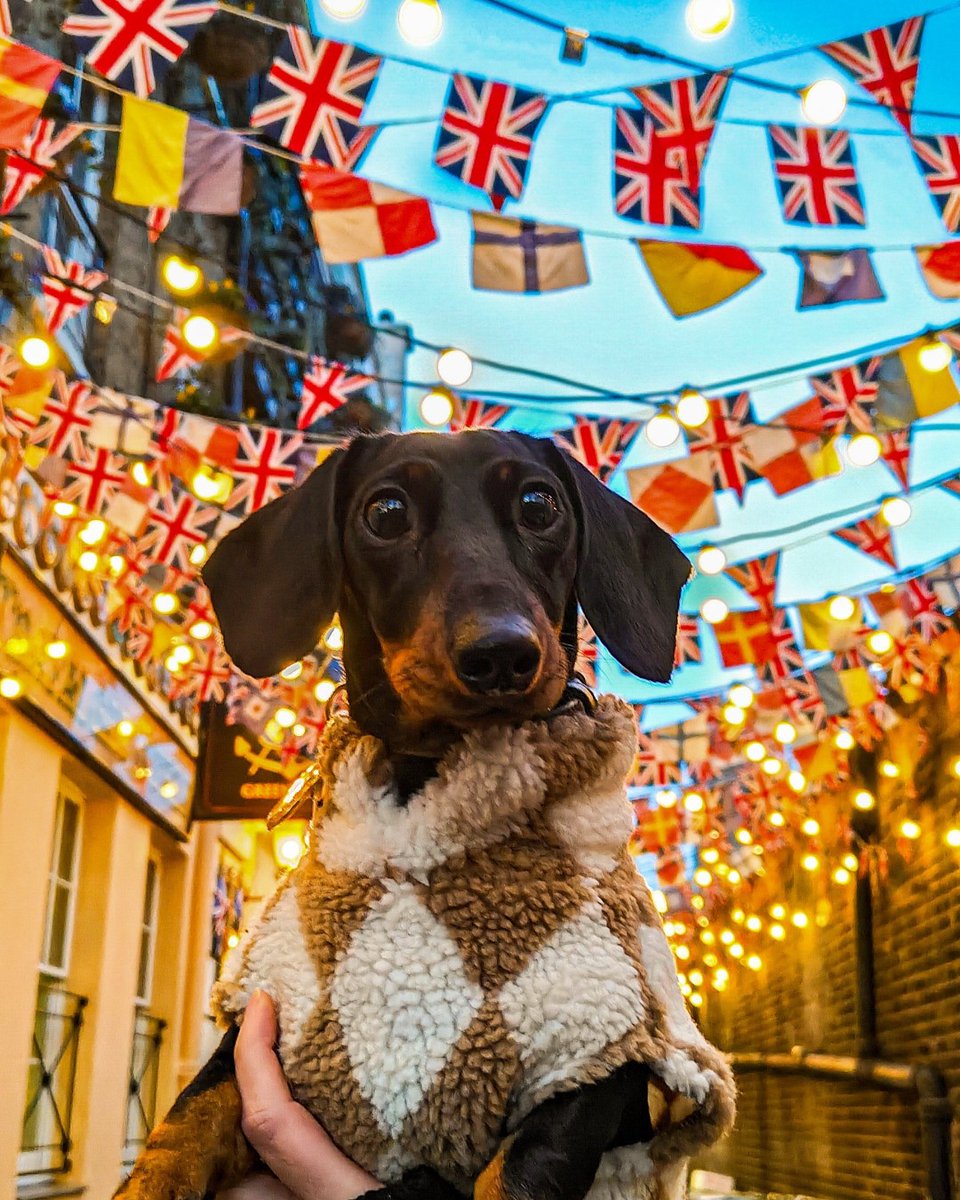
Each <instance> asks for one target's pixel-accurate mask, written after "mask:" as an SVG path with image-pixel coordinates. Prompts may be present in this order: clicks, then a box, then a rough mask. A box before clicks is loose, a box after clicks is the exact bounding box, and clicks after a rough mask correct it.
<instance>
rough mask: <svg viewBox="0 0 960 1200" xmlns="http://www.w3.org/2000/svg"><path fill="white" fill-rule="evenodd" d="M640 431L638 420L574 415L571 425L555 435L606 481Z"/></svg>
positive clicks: (572, 453) (601, 479)
mask: <svg viewBox="0 0 960 1200" xmlns="http://www.w3.org/2000/svg"><path fill="white" fill-rule="evenodd" d="M639 432H640V422H639V421H618V420H609V421H603V420H589V419H588V418H586V417H577V423H576V425H574V427H573V428H572V429H558V430H557V431H556V433H555V434H554V438H555V439H556V440H557V441H558V442H559V443H560V445H561V446H563V448H564V449H565V450H566V451H567V452H568V453H569V454H571V455H572V456H573V457H574V458H575V459H576V460H577V462H579V463H582V464H583V466H585V467H586V468H587V470H588V471H590V472H592V473H593V474H594V475H596V477H597V478H598V479H599V480H600V482H601V483H606V482H607V480H609V478H610V476H611V475H612V474H613V473H614V471H616V469H617V467H619V466H620V464H621V462H622V461H623V456H624V455H625V454H626V452H627V451H628V450H629V449H630V447H631V445H632V444H633V442H634V439H635V438H636V436H637V434H638V433H639Z"/></svg>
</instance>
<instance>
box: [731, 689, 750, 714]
mask: <svg viewBox="0 0 960 1200" xmlns="http://www.w3.org/2000/svg"><path fill="white" fill-rule="evenodd" d="M730 702H731V703H732V704H737V705H739V706H740V708H749V707H750V705H751V704H752V703H753V688H751V687H748V686H747V685H746V684H745V683H735V684H734V685H733V687H732V688H731V689H730Z"/></svg>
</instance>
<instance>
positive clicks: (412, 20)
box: [397, 0, 443, 46]
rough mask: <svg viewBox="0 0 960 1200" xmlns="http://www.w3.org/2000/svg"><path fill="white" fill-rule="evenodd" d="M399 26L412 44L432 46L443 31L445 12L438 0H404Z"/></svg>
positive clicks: (398, 13) (406, 39) (402, 33)
mask: <svg viewBox="0 0 960 1200" xmlns="http://www.w3.org/2000/svg"><path fill="white" fill-rule="evenodd" d="M397 28H398V29H399V30H400V34H401V36H402V37H403V39H404V41H407V42H409V43H410V45H411V46H430V45H432V44H433V43H434V42H435V41H436V40H437V38H438V37H439V36H440V34H441V33H442V32H443V13H442V12H441V11H440V5H439V4H438V3H437V0H403V3H402V4H401V5H400V8H399V10H398V12H397Z"/></svg>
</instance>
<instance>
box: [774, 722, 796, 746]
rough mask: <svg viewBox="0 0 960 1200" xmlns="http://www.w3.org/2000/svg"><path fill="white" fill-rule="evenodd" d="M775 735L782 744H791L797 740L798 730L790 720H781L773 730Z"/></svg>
mask: <svg viewBox="0 0 960 1200" xmlns="http://www.w3.org/2000/svg"><path fill="white" fill-rule="evenodd" d="M773 736H774V737H775V738H776V739H777V741H778V742H779V743H780V745H781V746H789V745H790V743H791V742H795V741H796V740H797V731H796V729H795V728H794V726H793V725H791V724H790V722H789V721H779V722H777V725H776V727H775V729H774V731H773Z"/></svg>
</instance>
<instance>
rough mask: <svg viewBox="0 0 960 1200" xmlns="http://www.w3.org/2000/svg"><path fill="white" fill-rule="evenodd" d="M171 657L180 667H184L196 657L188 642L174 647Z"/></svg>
mask: <svg viewBox="0 0 960 1200" xmlns="http://www.w3.org/2000/svg"><path fill="white" fill-rule="evenodd" d="M172 657H173V658H175V659H176V661H177V662H178V663H180V665H181V666H186V664H187V663H188V662H192V661H193V659H194V658H195V657H196V655H195V652H194V649H193V647H192V646H191V645H190V643H189V642H181V643H180V645H179V646H174V648H173V652H172Z"/></svg>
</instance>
